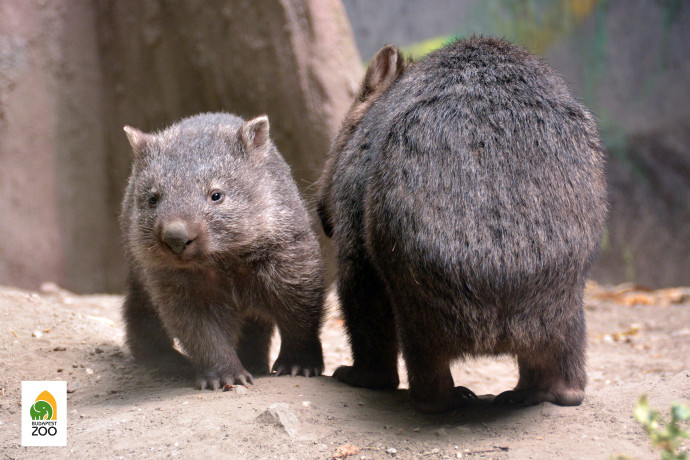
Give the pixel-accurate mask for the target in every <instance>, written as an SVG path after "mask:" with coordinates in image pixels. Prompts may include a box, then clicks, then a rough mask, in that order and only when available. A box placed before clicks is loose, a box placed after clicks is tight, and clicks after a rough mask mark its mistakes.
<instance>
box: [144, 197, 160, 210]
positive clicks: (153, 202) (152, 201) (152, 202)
mask: <svg viewBox="0 0 690 460" xmlns="http://www.w3.org/2000/svg"><path fill="white" fill-rule="evenodd" d="M146 201H147V202H148V204H149V206H151V207H152V208H153V207H154V206H156V204H158V196H157V195H151V196H150V197H149V199H148V200H146Z"/></svg>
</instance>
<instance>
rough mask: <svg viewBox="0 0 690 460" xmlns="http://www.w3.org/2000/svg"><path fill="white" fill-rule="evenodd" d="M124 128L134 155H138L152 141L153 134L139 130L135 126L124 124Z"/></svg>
mask: <svg viewBox="0 0 690 460" xmlns="http://www.w3.org/2000/svg"><path fill="white" fill-rule="evenodd" d="M124 129H125V133H127V139H129V143H130V145H131V146H132V150H133V151H134V156H135V157H138V156H140V155H141V154H142V152H144V151H145V150H146V148H147V147H148V146H149V145H150V144H151V142H152V141H153V136H152V135H150V134H146V133H144V132H141V131H139V130H138V129H136V128H132V127H131V126H125V128H124Z"/></svg>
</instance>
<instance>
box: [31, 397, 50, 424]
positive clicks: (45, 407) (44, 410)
mask: <svg viewBox="0 0 690 460" xmlns="http://www.w3.org/2000/svg"><path fill="white" fill-rule="evenodd" d="M29 413H30V414H31V420H50V419H51V418H53V406H51V405H50V404H49V403H47V402H46V401H36V402H35V403H34V405H33V406H31V410H29Z"/></svg>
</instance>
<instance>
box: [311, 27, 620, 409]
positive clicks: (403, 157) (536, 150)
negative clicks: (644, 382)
mask: <svg viewBox="0 0 690 460" xmlns="http://www.w3.org/2000/svg"><path fill="white" fill-rule="evenodd" d="M330 155H331V157H330V158H329V162H328V164H327V168H326V171H325V172H324V175H323V176H322V179H321V196H320V199H319V214H320V216H321V219H322V222H323V225H324V228H325V229H326V231H327V232H330V233H331V234H332V236H333V240H334V243H335V244H336V246H337V248H338V260H339V267H340V275H339V293H340V296H341V304H342V308H343V312H344V315H345V318H346V324H347V328H348V333H349V335H350V339H351V344H352V352H353V357H354V365H353V366H351V367H347V366H343V367H341V368H339V369H338V370H337V371H336V373H335V374H334V375H335V377H336V378H338V379H340V380H343V381H345V382H347V383H350V384H352V385H356V386H365V387H370V388H390V387H396V386H397V384H398V375H397V369H396V357H397V353H398V340H397V339H398V337H399V339H400V345H401V347H402V352H403V355H404V358H405V362H406V364H407V370H408V375H409V381H410V390H411V396H412V399H413V402H414V403H415V405H416V406H417V407H418V408H419V409H421V410H426V411H438V410H444V409H448V408H450V407H453V406H455V405H457V404H462V403H463V402H464V401H465V400H466V399H468V398H472V397H474V396H473V394H472V393H471V392H470V391H469V390H467V389H465V388H463V387H457V388H454V387H453V380H452V377H451V374H450V370H449V363H450V361H451V360H453V359H456V358H458V357H462V356H468V355H482V354H501V353H510V354H514V355H517V359H518V364H519V367H520V380H519V382H518V385H517V387H516V388H515V390H513V391H508V392H505V393H503V394H501V395H500V396H499V397H498V398H497V402H504V403H506V402H513V403H525V404H529V403H538V402H540V401H551V402H555V403H558V404H564V405H571V404H579V403H580V402H581V401H582V399H583V397H584V388H585V385H586V374H585V345H586V333H585V321H584V312H583V306H582V302H583V299H582V296H583V289H584V283H585V280H586V277H587V273H588V271H589V268H590V265H591V263H592V261H593V258H594V256H595V253H596V250H597V247H598V243H599V240H600V238H601V234H602V229H603V224H604V217H605V212H606V202H605V195H606V185H605V179H604V173H603V166H604V160H603V154H602V149H601V147H600V143H599V138H598V134H597V130H596V126H595V123H594V121H593V119H592V117H591V115H590V114H589V113H588V112H587V111H586V110H585V109H584V108H583V107H582V106H581V105H580V104H579V103H578V102H577V101H575V99H574V98H573V97H572V96H571V95H570V93H569V92H568V91H567V89H566V87H565V85H564V84H563V82H562V80H561V79H560V78H559V77H558V76H556V75H554V74H553V72H552V71H551V70H550V69H549V68H548V67H547V66H546V65H545V64H544V63H543V62H541V61H540V60H539V59H538V58H536V57H534V56H533V55H531V54H529V53H528V52H526V51H524V50H523V49H521V48H518V47H516V46H513V45H511V44H509V43H508V42H505V41H502V40H496V39H482V38H475V39H470V40H467V41H460V42H456V43H454V44H452V45H449V46H447V47H445V48H443V49H441V50H439V51H437V52H435V53H432V54H431V55H429V56H428V57H426V58H424V59H423V60H421V61H420V62H417V63H414V64H411V65H409V67H407V68H406V65H405V63H404V62H402V59H401V57H400V55H399V54H398V52H397V50H396V49H395V48H393V47H386V48H383V49H382V50H381V51H379V53H378V54H377V55H376V56H375V57H374V59H373V60H372V63H371V66H370V69H369V71H368V72H367V76H366V77H365V81H364V83H363V85H362V90H361V93H360V95H359V97H358V99H357V100H356V101H355V103H354V104H353V107H352V109H351V111H350V114H349V115H348V117H347V118H346V121H345V123H344V125H343V128H342V129H341V132H340V133H339V135H338V137H337V138H336V141H335V142H334V145H333V147H332V150H331V154H330ZM352 204H354V206H353V205H352Z"/></svg>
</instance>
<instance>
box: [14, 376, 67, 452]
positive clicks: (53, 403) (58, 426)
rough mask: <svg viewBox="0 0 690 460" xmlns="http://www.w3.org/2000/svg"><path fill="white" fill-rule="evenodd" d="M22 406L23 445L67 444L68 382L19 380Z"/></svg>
mask: <svg viewBox="0 0 690 460" xmlns="http://www.w3.org/2000/svg"><path fill="white" fill-rule="evenodd" d="M37 399H38V401H37ZM21 410H22V446H66V445H67V382H65V381H39V382H35V381H33V382H32V381H24V382H22V409H21Z"/></svg>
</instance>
